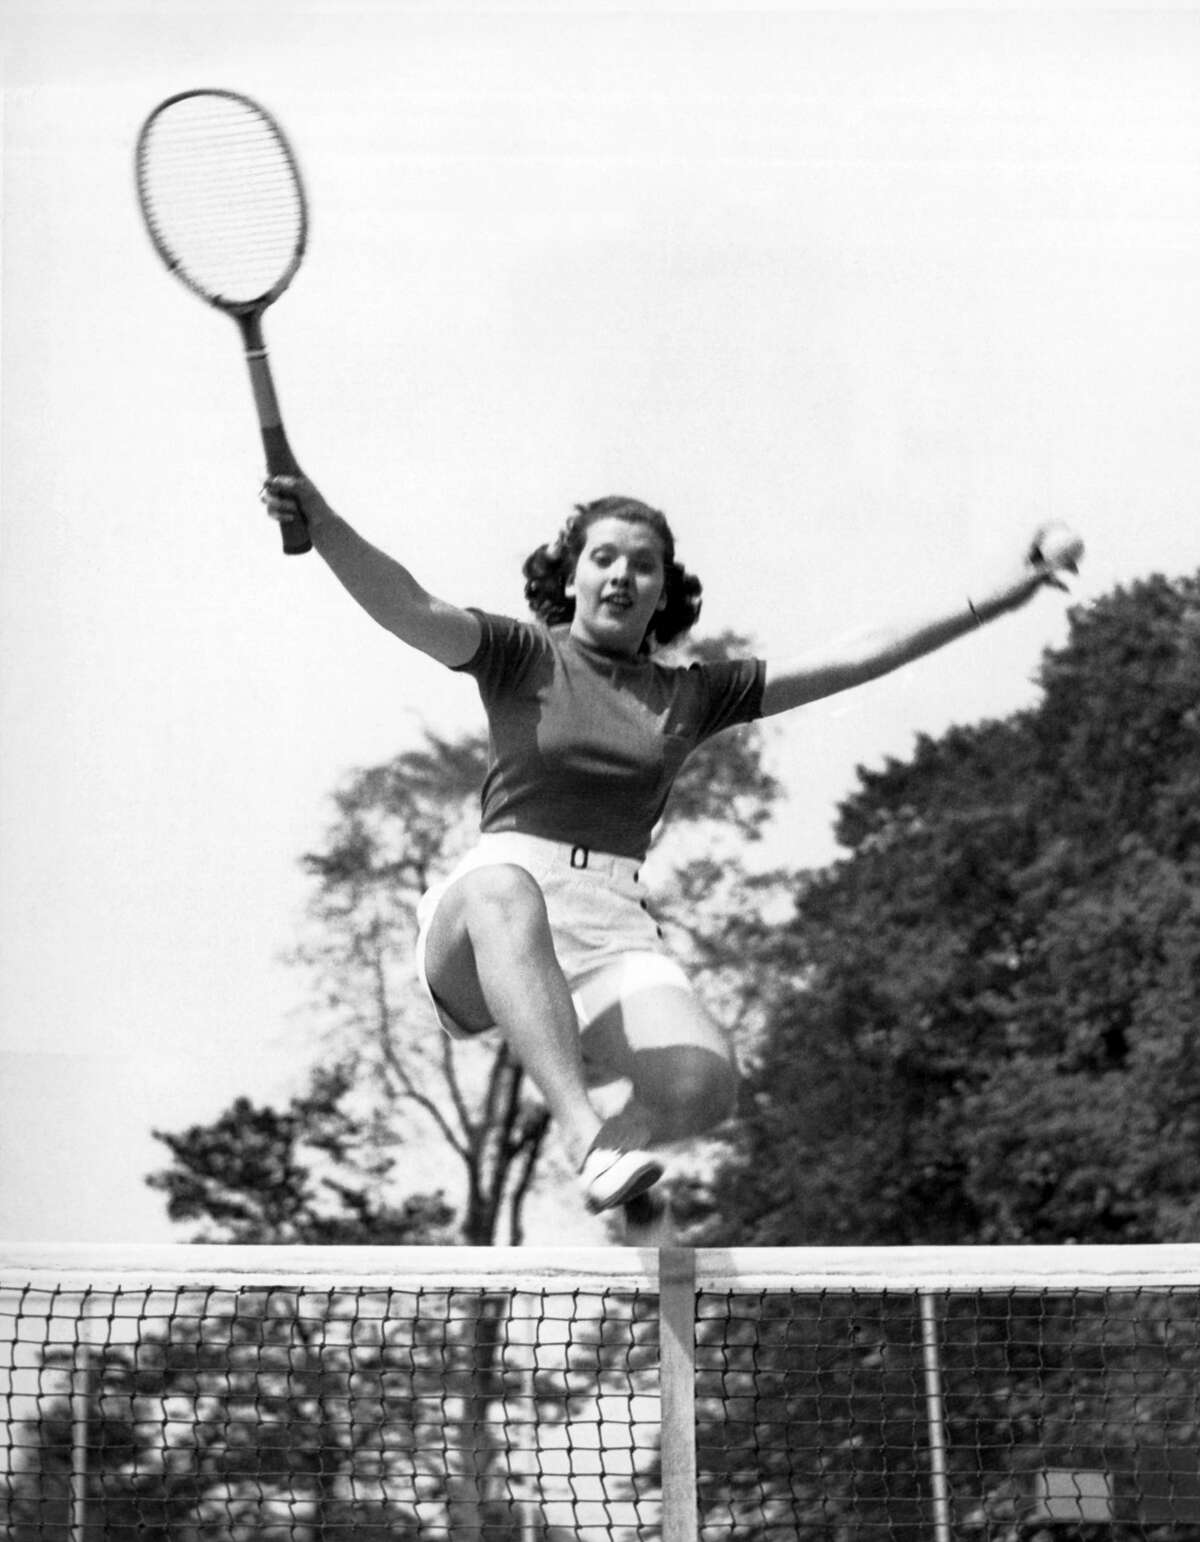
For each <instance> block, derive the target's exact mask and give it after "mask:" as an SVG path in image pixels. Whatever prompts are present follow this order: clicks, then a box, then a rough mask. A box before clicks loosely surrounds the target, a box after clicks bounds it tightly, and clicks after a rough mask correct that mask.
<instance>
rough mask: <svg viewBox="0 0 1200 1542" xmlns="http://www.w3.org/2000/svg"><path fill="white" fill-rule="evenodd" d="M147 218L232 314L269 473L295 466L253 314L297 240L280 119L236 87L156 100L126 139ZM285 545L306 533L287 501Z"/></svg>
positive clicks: (303, 218)
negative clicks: (132, 142) (133, 144)
mask: <svg viewBox="0 0 1200 1542" xmlns="http://www.w3.org/2000/svg"><path fill="white" fill-rule="evenodd" d="M137 191H138V200H139V202H140V203H141V207H142V215H143V217H144V219H145V221H146V229H147V230H148V231H149V233H150V239H151V241H153V243H154V247H155V250H156V251H157V252H158V255H159V256H160V257H161V258H162V260H163V261H164V262H165V263H166V265H167V267H168V268H169V269H170V271H171V272H172V273H174V274H175V276H176V278H179V279H181V280H182V281H183V282H184V283H185V284H186V285H187V286H188V288H189V289H191V290H193V291H194V292H195V293H196V294H198V295H199V296H200V298H201V299H202V300H206V301H207V302H208V303H209V304H210V305H215V306H216V307H217V309H218V310H222V311H224V312H225V313H226V315H228V316H232V317H233V319H234V320H235V321H236V322H237V324H238V327H239V329H240V331H241V334H242V343H243V346H244V348H245V353H246V363H247V365H248V366H249V369H250V384H251V386H252V387H253V390H254V405H255V407H256V409H257V412H258V422H259V428H260V429H261V431H262V441H263V448H264V450H265V451H266V458H267V472H268V475H270V476H279V475H283V476H299V475H301V472H300V467H299V465H298V464H297V462H296V457H295V456H294V455H293V454H292V451H291V448H290V446H289V445H288V442H287V436H286V435H285V433H284V431H283V421H282V417H281V415H280V411H279V402H278V400H277V399H276V396H275V386H274V382H273V381H272V379H271V370H270V366H269V364H268V362H267V350H266V347H265V345H264V343H263V331H262V317H263V312H264V311H265V310H266V308H267V306H268V305H271V304H273V303H274V301H276V300H277V299H278V298H279V296H280V295H281V294H282V293H283V291H284V290H285V289H286V288H287V286H288V285H289V284H290V283H291V281H292V278H293V277H294V275H295V273H296V270H297V268H299V266H300V261H301V258H302V257H303V256H304V248H305V244H306V242H307V239H308V206H307V202H306V200H305V196H304V186H303V183H302V182H301V180H300V168H299V166H298V165H297V163H296V157H295V155H294V154H293V153H292V148H291V146H290V145H289V144H288V142H287V140H286V138H285V137H284V135H283V131H282V130H281V129H280V127H279V125H278V124H277V123H276V122H275V120H274V119H273V118H272V117H271V115H270V114H269V113H268V112H266V111H265V110H264V109H263V108H262V107H260V106H259V105H258V104H257V103H256V102H252V101H251V100H250V98H249V97H245V96H241V95H239V94H238V93H237V92H236V91H184V92H181V93H180V94H179V95H177V96H172V97H168V98H167V100H166V101H165V102H161V103H160V104H159V105H158V106H157V107H156V108H155V109H154V111H153V112H152V113H151V114H150V116H149V117H148V118H147V119H146V121H145V123H144V124H143V125H142V130H141V133H140V134H139V135H138V142H137ZM280 530H281V531H282V535H283V549H284V551H285V552H292V553H296V552H306V551H309V550H311V548H312V542H311V541H310V539H309V536H308V528H307V526H306V525H305V522H304V519H303V517H302V516H301V515H300V513H299V509H297V515H296V518H294V519H289V520H286V521H281V523H280Z"/></svg>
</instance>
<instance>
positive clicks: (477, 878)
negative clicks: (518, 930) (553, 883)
mask: <svg viewBox="0 0 1200 1542" xmlns="http://www.w3.org/2000/svg"><path fill="white" fill-rule="evenodd" d="M455 887H456V888H457V889H458V891H459V892H458V895H457V898H458V903H459V905H460V906H461V908H462V913H463V915H464V916H465V917H466V919H467V921H468V924H469V923H470V922H471V921H476V922H483V923H487V922H496V923H499V924H500V925H503V926H504V927H505V928H507V929H511V928H512V927H514V926H517V925H520V924H522V923H525V924H530V923H534V924H538V925H541V924H543V923H544V922H545V920H546V901H545V897H544V896H543V894H542V890H541V885H540V884H539V883H538V881H537V879H536V878H534V876H533V874H532V873H529V872H526V870H525V869H524V868H523V867H518V866H516V864H515V863H512V862H497V863H493V864H491V865H490V866H488V867H479V868H476V869H475V870H474V871H473V872H469V873H464V874H463V876H462V877H461V878H460V879H459V880H458V883H457V884H456V885H455Z"/></svg>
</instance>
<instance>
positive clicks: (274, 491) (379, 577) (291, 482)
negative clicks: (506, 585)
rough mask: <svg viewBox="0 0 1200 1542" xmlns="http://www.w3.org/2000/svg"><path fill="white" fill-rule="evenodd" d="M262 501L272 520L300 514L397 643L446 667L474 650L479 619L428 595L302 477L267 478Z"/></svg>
mask: <svg viewBox="0 0 1200 1542" xmlns="http://www.w3.org/2000/svg"><path fill="white" fill-rule="evenodd" d="M263 502H264V503H265V504H266V506H267V512H268V513H269V514H270V515H271V518H272V519H276V520H279V521H280V522H281V523H286V522H287V521H289V520H292V519H296V518H301V519H303V520H304V521H305V522H306V523H307V525H308V530H309V534H310V536H311V537H312V543H313V546H314V548H315V549H316V550H317V551H318V552H319V553H320V555H321V556H322V557H323V558H324V559H325V561H326V563H327V564H328V565H329V567H330V568H331V569H332V571H333V573H334V575H335V576H336V577H337V579H338V580H339V582H340V583H341V584H342V586H343V588H345V590H346V591H347V593H349V594H350V595H351V596H352V597H353V598H354V599H355V600H357V601H358V603H359V604H360V605H361V606H362V608H363V609H364V610H365V611H366V612H367V614H368V615H369V616H370V617H372V619H373V620H375V621H377V622H378V623H379V625H380V626H381V627H383V628H385V630H387V631H389V632H392V633H393V634H394V635H395V636H396V637H398V638H399V639H400V640H401V642H406V643H408V645H409V646H410V647H412V648H417V649H419V650H420V652H422V653H427V654H428V655H429V656H430V658H433V659H436V660H437V661H438V662H439V663H440V664H447V665H449V666H450V667H451V668H453V667H455V666H456V665H458V664H465V663H466V662H467V660H468V659H469V658H470V657H471V656H472V654H473V653H474V652H475V649H476V648H477V647H478V645H479V621H478V619H477V618H476V617H475V616H473V615H472V614H471V612H470V611H467V610H461V609H459V607H458V606H456V605H449V604H447V603H446V602H445V601H444V600H439V599H437V598H435V596H433V595H432V594H429V593H428V592H427V591H426V590H425V589H423V588H422V587H421V585H420V584H419V583H418V582H417V581H416V579H415V578H414V577H413V576H412V574H411V573H410V572H409V571H408V569H407V568H406V567H404V566H403V565H402V564H401V563H399V562H397V561H396V560H395V559H394V558H393V557H389V556H388V555H387V553H386V552H382V551H380V550H379V548H378V547H376V546H372V545H371V543H370V542H369V541H367V540H364V539H363V537H362V536H361V535H359V533H358V531H357V530H355V529H354V527H353V526H352V525H350V524H349V523H348V522H347V521H346V520H344V519H343V518H342V517H341V515H339V514H335V513H334V511H333V510H332V509H331V508H330V507H329V505H328V503H326V501H325V499H324V498H323V497H322V495H321V493H320V492H319V491H318V489H317V488H316V486H315V485H314V484H313V483H312V482H311V481H309V479H308V478H307V477H303V476H298V477H287V476H277V477H269V478H268V479H267V481H266V482H265V483H264V484H263ZM297 510H298V511H299V513H297Z"/></svg>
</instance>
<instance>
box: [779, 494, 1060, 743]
mask: <svg viewBox="0 0 1200 1542" xmlns="http://www.w3.org/2000/svg"><path fill="white" fill-rule="evenodd" d="M1082 555H1083V542H1082V541H1081V540H1080V539H1079V537H1078V536H1077V535H1075V534H1074V533H1073V532H1072V531H1070V530H1068V529H1067V528H1066V527H1065V526H1062V525H1053V526H1045V527H1043V528H1042V529H1040V530H1039V531H1038V532H1037V534H1036V535H1035V536H1034V538H1033V541H1032V543H1031V544H1029V545H1028V546H1027V548H1026V550H1025V553H1024V556H1023V558H1022V560H1021V562H1020V564H1019V566H1018V567H1017V568H1016V569H1015V570H1014V571H1012V572H1009V573H1007V574H1004V575H1002V576H1001V578H1000V580H999V582H998V583H996V584H995V585H994V586H993V587H991V588H990V590H989V592H987V593H985V594H983V595H981V596H980V597H979V598H976V599H969V598H966V597H964V598H963V600H962V601H961V603H960V604H957V605H955V606H953V607H952V608H951V609H949V610H940V611H935V612H933V613H931V614H927V615H924V616H917V617H913V618H911V619H909V620H908V621H905V622H898V623H892V624H890V625H886V626H881V627H873V628H871V629H869V630H867V631H864V632H861V633H858V634H856V635H854V636H851V637H847V638H844V639H842V640H841V641H839V642H835V643H832V644H824V645H822V646H821V647H819V648H813V649H811V650H809V651H808V652H807V653H802V654H798V655H797V656H796V657H794V658H790V659H782V660H771V659H768V660H767V666H766V685H765V688H764V692H763V715H764V716H770V715H771V714H772V713H776V712H786V711H788V709H789V708H791V707H800V706H803V705H804V704H805V703H806V702H811V701H819V700H821V698H822V697H825V696H833V695H836V694H837V692H839V691H846V690H850V689H851V688H852V687H853V686H856V685H864V684H865V683H866V682H867V681H868V680H876V679H878V678H879V676H880V675H886V674H888V673H890V672H891V671H892V670H893V669H899V668H900V667H901V665H903V664H909V663H911V662H912V661H913V660H914V659H919V658H922V657H923V656H924V655H925V654H927V653H933V652H934V651H935V650H936V649H938V648H942V647H945V645H946V644H947V643H949V642H953V641H954V640H955V638H957V637H963V636H965V635H966V634H967V633H968V632H973V631H975V629H976V628H977V627H980V626H982V625H983V624H984V623H985V622H987V621H992V620H994V619H995V618H996V617H997V616H1001V615H1003V614H1004V613H1005V612H1006V611H1010V610H1017V609H1019V608H1020V607H1021V606H1022V605H1024V604H1026V603H1027V602H1028V601H1029V600H1030V599H1031V598H1032V597H1033V595H1034V594H1036V593H1037V591H1038V590H1039V589H1041V588H1042V587H1043V586H1045V585H1050V586H1052V587H1054V588H1057V589H1065V588H1066V585H1065V584H1064V583H1063V581H1062V579H1061V578H1059V576H1058V575H1059V573H1060V572H1071V573H1074V572H1076V571H1078V566H1079V559H1080V557H1081V556H1082Z"/></svg>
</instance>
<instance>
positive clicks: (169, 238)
mask: <svg viewBox="0 0 1200 1542" xmlns="http://www.w3.org/2000/svg"><path fill="white" fill-rule="evenodd" d="M137 182H138V195H139V198H140V200H141V205H142V212H143V214H144V216H145V219H146V223H147V226H148V228H149V230H150V235H151V237H152V238H153V240H154V243H155V245H156V246H157V248H158V250H159V252H160V254H161V255H162V257H163V259H164V260H165V261H166V263H167V265H168V266H169V267H170V268H171V269H172V271H174V272H175V273H176V274H177V276H178V277H180V278H181V279H183V281H184V282H185V283H187V284H189V285H190V286H191V287H192V288H193V289H195V290H196V291H197V292H198V293H200V294H201V295H203V297H204V298H205V299H206V300H209V301H211V302H212V303H214V304H220V305H229V306H239V305H250V304H253V303H255V302H261V301H265V300H266V299H267V298H268V297H271V298H274V296H275V295H276V294H278V293H279V291H280V290H281V289H282V288H283V287H284V285H285V284H286V283H287V282H288V281H289V280H290V278H291V276H292V274H293V273H294V272H295V269H296V266H297V265H298V263H299V260H300V256H301V254H302V251H303V246H304V241H305V235H306V227H307V215H306V207H305V199H304V191H303V187H302V184H301V182H300V176H299V172H298V169H297V167H296V164H295V161H294V159H293V157H292V154H291V151H290V149H289V148H288V145H287V143H286V141H285V140H284V139H283V137H282V135H281V134H280V132H279V130H278V128H277V127H276V125H275V123H274V122H273V120H272V119H271V118H270V117H269V115H268V114H266V113H265V112H264V111H263V110H262V109H261V108H259V107H258V106H257V105H256V104H255V103H253V102H251V101H249V100H248V99H246V98H245V97H241V96H237V95H233V94H231V93H226V92H219V91H208V92H196V93H191V94H189V95H186V96H182V97H179V98H176V99H174V100H172V101H171V102H169V103H166V104H164V105H163V106H162V107H161V108H159V109H158V111H157V112H156V113H155V114H154V115H152V116H151V118H150V119H149V120H148V122H147V123H146V125H145V127H144V129H143V130H142V134H141V137H140V139H139V142H138V152H137Z"/></svg>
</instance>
